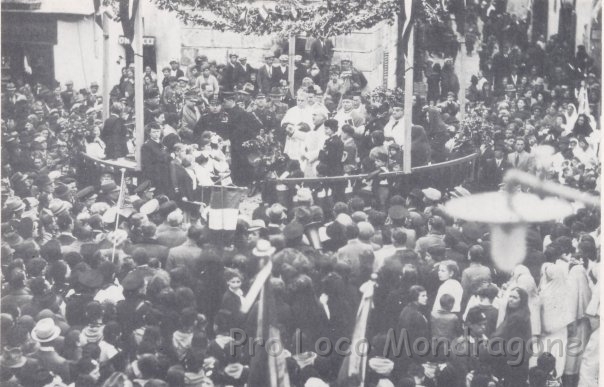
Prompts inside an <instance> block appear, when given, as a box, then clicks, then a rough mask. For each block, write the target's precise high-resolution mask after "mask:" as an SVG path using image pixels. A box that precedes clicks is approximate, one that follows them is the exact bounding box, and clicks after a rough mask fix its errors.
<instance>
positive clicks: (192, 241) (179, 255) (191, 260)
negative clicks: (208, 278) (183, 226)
mask: <svg viewBox="0 0 604 387" xmlns="http://www.w3.org/2000/svg"><path fill="white" fill-rule="evenodd" d="M202 233H203V228H202V227H201V226H197V225H192V226H191V227H189V230H188V231H187V240H186V241H185V242H184V243H183V244H181V245H179V246H176V247H172V248H171V249H170V251H169V253H168V260H167V261H166V270H167V271H170V270H172V269H173V268H175V267H177V266H184V267H185V268H186V269H187V272H189V273H193V274H194V275H195V274H197V273H199V272H200V263H201V262H200V261H201V253H202V250H201V248H200V247H199V246H198V245H197V242H198V241H199V240H200V238H201V236H202Z"/></svg>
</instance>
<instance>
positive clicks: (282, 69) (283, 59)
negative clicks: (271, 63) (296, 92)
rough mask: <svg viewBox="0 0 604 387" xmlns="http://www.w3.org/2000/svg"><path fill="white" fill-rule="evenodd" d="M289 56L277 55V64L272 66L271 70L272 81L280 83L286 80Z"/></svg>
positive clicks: (287, 77)
mask: <svg viewBox="0 0 604 387" xmlns="http://www.w3.org/2000/svg"><path fill="white" fill-rule="evenodd" d="M288 64H289V57H288V56H287V55H281V56H280V57H279V66H277V67H274V68H273V71H274V74H273V83H274V84H275V85H280V84H281V81H285V82H288V79H289V67H288Z"/></svg>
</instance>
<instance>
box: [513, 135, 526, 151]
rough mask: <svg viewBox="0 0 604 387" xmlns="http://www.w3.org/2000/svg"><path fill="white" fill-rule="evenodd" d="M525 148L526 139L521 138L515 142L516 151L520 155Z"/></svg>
mask: <svg viewBox="0 0 604 387" xmlns="http://www.w3.org/2000/svg"><path fill="white" fill-rule="evenodd" d="M524 147H525V143H524V138H522V137H519V138H517V139H516V141H515V142H514V151H516V152H518V153H520V152H522V151H523V150H524Z"/></svg>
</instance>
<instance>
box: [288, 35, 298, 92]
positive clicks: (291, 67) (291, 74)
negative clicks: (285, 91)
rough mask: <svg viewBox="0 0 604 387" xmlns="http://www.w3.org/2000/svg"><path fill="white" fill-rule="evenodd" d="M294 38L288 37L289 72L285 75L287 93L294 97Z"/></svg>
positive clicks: (292, 36)
mask: <svg viewBox="0 0 604 387" xmlns="http://www.w3.org/2000/svg"><path fill="white" fill-rule="evenodd" d="M295 57H296V36H295V35H290V37H289V72H288V73H287V82H289V92H290V94H291V95H292V97H295V93H294V92H295V90H294V68H295V66H296V58H295Z"/></svg>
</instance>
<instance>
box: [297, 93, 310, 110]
mask: <svg viewBox="0 0 604 387" xmlns="http://www.w3.org/2000/svg"><path fill="white" fill-rule="evenodd" d="M307 103H308V96H307V95H306V93H305V92H303V91H298V93H297V94H296V105H297V106H298V107H299V108H304V107H306V104H307Z"/></svg>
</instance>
